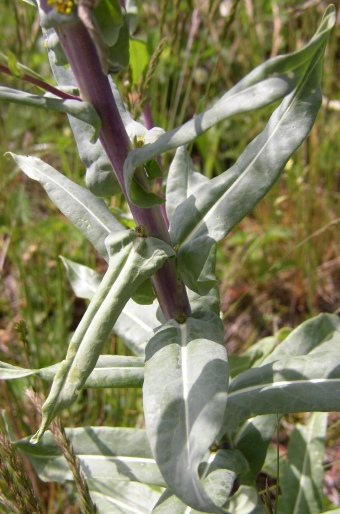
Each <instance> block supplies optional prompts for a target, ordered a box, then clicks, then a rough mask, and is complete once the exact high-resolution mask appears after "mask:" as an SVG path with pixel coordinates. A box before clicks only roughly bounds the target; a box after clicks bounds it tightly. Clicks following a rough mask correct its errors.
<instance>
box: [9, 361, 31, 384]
mask: <svg viewBox="0 0 340 514" xmlns="http://www.w3.org/2000/svg"><path fill="white" fill-rule="evenodd" d="M37 372H38V370H36V369H24V368H20V367H18V366H12V364H7V363H6V362H1V361H0V380H13V379H15V378H23V377H29V376H30V375H35V374H36V373H37Z"/></svg>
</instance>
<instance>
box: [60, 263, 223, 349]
mask: <svg viewBox="0 0 340 514" xmlns="http://www.w3.org/2000/svg"><path fill="white" fill-rule="evenodd" d="M62 260H63V263H64V265H65V267H66V270H67V274H68V278H69V280H70V283H71V287H72V289H73V291H74V293H75V294H76V295H77V296H78V297H79V298H87V299H89V300H91V299H92V298H93V296H94V294H95V292H96V291H97V289H98V286H99V284H100V282H101V280H102V277H101V276H100V275H99V274H98V273H96V272H95V271H94V270H92V269H91V268H89V267H87V266H83V265H81V264H78V263H76V262H74V261H71V260H70V259H66V258H65V257H62ZM216 301H217V300H216ZM157 308H158V302H157V301H156V300H155V301H154V302H153V304H152V305H139V304H136V302H134V301H133V300H131V299H130V300H129V301H128V302H127V304H126V305H125V307H124V309H123V311H122V313H121V314H120V316H119V318H118V319H117V321H116V323H115V325H114V327H113V332H114V333H115V334H117V336H118V337H120V339H122V341H123V342H124V343H125V344H126V346H127V347H128V348H130V350H131V351H132V352H133V353H134V354H135V355H138V356H139V357H144V355H145V345H146V341H147V340H148V339H150V335H151V334H152V332H153V330H154V329H155V328H156V327H158V326H159V324H160V323H159V321H158V319H157V316H156V312H157ZM200 310H203V308H202V307H201V308H200ZM217 313H219V310H218V312H217Z"/></svg>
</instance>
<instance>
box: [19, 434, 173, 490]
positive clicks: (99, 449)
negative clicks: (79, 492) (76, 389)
mask: <svg viewBox="0 0 340 514" xmlns="http://www.w3.org/2000/svg"><path fill="white" fill-rule="evenodd" d="M66 436H67V437H68V439H69V440H70V442H71V443H72V445H73V449H74V452H75V453H76V454H77V457H78V458H79V461H80V465H81V468H82V470H83V472H84V474H85V476H86V478H87V479H92V480H100V481H103V482H104V481H105V483H106V484H107V485H108V486H109V485H113V483H114V482H115V481H116V480H123V481H124V482H125V484H126V482H128V481H130V480H131V481H135V482H144V483H146V484H152V485H159V486H163V487H164V486H165V482H164V479H163V477H162V475H161V474H160V471H159V469H158V466H157V464H156V462H155V460H154V458H153V456H152V453H151V449H150V445H149V442H148V438H147V435H146V432H145V430H141V429H137V428H111V427H85V428H67V429H66ZM15 445H16V446H18V447H19V448H20V451H21V452H23V453H24V454H25V456H26V457H27V458H28V460H29V461H30V463H31V464H32V465H33V467H34V469H35V470H36V472H37V474H38V475H39V477H40V478H41V480H44V481H49V482H61V483H63V482H65V481H66V480H72V479H73V476H72V473H71V471H70V469H69V467H68V464H67V462H66V460H65V458H64V457H63V455H62V453H61V450H60V449H59V447H58V446H57V444H56V443H55V441H54V438H53V436H52V434H51V432H49V431H47V432H45V434H44V436H43V437H42V439H41V440H40V441H39V443H37V444H36V445H32V444H31V443H30V438H29V437H26V438H25V439H21V440H20V441H16V442H15Z"/></svg>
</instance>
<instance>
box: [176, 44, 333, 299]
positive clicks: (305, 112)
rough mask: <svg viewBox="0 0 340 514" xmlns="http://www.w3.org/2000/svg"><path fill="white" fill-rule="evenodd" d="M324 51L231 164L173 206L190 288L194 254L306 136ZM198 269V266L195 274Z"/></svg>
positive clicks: (244, 207) (248, 206)
mask: <svg viewBox="0 0 340 514" xmlns="http://www.w3.org/2000/svg"><path fill="white" fill-rule="evenodd" d="M323 52H324V48H323V47H322V48H321V49H320V50H319V51H318V53H317V54H316V55H315V60H313V62H312V63H311V65H310V67H309V68H308V69H307V71H306V73H305V75H304V77H303V80H302V81H301V83H300V84H299V86H298V87H297V89H296V90H294V91H293V92H292V93H291V94H290V95H289V96H287V97H286V98H285V99H284V101H283V102H282V104H281V105H280V106H279V107H278V108H277V109H276V111H275V112H274V113H273V115H272V116H271V118H270V120H269V122H268V124H267V126H266V128H265V130H264V131H263V132H262V133H261V134H260V135H259V136H257V137H256V138H255V139H254V141H252V142H251V143H250V144H249V145H248V147H247V148H246V150H245V151H244V152H243V154H242V155H241V156H240V158H239V159H238V161H237V162H236V163H235V165H234V166H233V167H232V168H231V169H229V170H228V171H226V172H225V173H222V175H220V176H218V177H216V178H214V179H212V180H211V181H210V183H209V185H203V186H201V187H200V188H199V189H197V190H196V191H195V193H194V194H192V195H191V196H190V197H189V198H188V199H187V200H186V201H185V202H184V203H182V204H181V205H180V206H179V207H178V208H177V209H176V211H175V213H174V215H173V218H172V221H171V225H170V234H171V238H172V241H173V243H174V244H175V245H179V246H180V248H179V251H178V265H179V270H180V273H181V276H182V279H183V280H184V282H185V283H186V285H187V286H188V287H190V288H194V287H195V280H193V279H192V278H191V275H192V267H193V263H195V260H196V255H197V254H198V253H199V254H201V255H207V258H208V256H209V253H208V250H209V248H210V247H212V243H213V242H214V241H220V240H221V239H223V238H224V237H225V236H226V235H227V234H228V233H229V232H230V231H231V230H232V228H233V227H234V226H235V225H236V224H237V223H239V222H240V221H241V220H242V219H243V218H244V217H245V216H246V215H247V214H248V213H249V212H250V211H251V210H252V209H253V208H254V207H255V205H256V204H257V203H258V202H259V201H260V200H261V199H262V198H263V197H264V196H265V195H266V194H267V192H268V191H269V189H270V188H271V187H272V186H273V184H274V182H275V181H276V180H277V178H278V177H279V175H280V173H281V172H282V170H283V168H284V166H285V164H286V162H287V161H288V159H289V158H290V156H291V155H292V153H293V152H294V151H295V150H296V149H297V148H298V147H299V146H300V145H301V143H302V142H303V140H304V139H305V138H306V136H307V135H308V133H309V131H310V129H311V127H312V125H313V123H314V120H315V117H316V114H317V112H318V110H319V107H320V105H321V92H320V87H319V82H320V76H321V64H322V58H323ZM202 265H203V266H204V265H205V262H203V263H202V264H201V267H202ZM199 273H200V268H198V269H197V270H196V275H198V274H199ZM198 276H199V275H198ZM196 287H197V286H196ZM197 292H199V291H198V290H197Z"/></svg>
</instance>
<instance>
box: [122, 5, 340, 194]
mask: <svg viewBox="0 0 340 514" xmlns="http://www.w3.org/2000/svg"><path fill="white" fill-rule="evenodd" d="M334 23H335V10H334V6H329V7H328V9H327V10H326V12H325V15H324V18H323V20H322V22H321V24H320V27H319V29H318V30H317V32H316V34H315V35H314V37H313V38H312V39H311V40H310V42H309V43H308V44H307V45H306V46H305V47H304V48H302V49H301V50H299V51H298V52H294V53H292V54H288V55H285V56H283V55H280V56H277V57H274V58H273V59H270V60H268V61H267V62H265V63H264V64H261V65H260V66H258V67H257V68H255V70H253V71H252V72H251V73H249V75H247V76H246V77H245V78H244V79H242V80H241V81H240V82H239V83H238V84H236V85H235V86H234V87H233V88H232V89H231V90H230V91H228V92H227V93H226V94H225V95H224V96H223V97H222V98H221V99H220V100H218V101H217V102H216V104H215V105H213V106H212V107H211V108H210V109H208V110H206V111H205V112H203V113H202V114H199V115H198V116H196V117H195V118H193V119H192V120H190V121H188V122H187V123H184V124H183V125H182V126H181V127H178V128H175V129H173V130H171V131H169V132H167V133H166V134H164V135H163V136H161V137H160V138H159V139H158V140H157V141H156V142H155V143H153V144H152V145H147V146H145V147H143V148H138V149H135V150H133V151H131V152H130V154H129V155H128V157H127V159H126V162H125V166H124V168H125V172H124V173H125V182H126V186H127V190H128V192H129V193H130V187H131V184H132V182H133V181H132V176H133V175H134V172H135V169H136V168H137V167H138V166H140V165H141V164H143V163H144V162H147V161H149V160H150V159H153V158H155V157H156V156H157V155H159V154H160V153H162V152H165V151H167V150H170V149H172V148H177V147H179V146H183V145H187V144H188V143H191V142H192V141H194V140H195V139H196V138H197V137H198V136H199V135H200V134H202V133H203V132H205V131H206V130H208V129H209V128H211V127H212V126H214V125H215V124H216V123H218V122H219V121H221V120H223V119H226V118H228V117H230V116H233V115H234V114H237V113H242V112H245V111H246V112H248V111H250V110H252V109H258V108H260V107H264V106H266V105H269V104H270V103H272V102H274V101H275V100H278V99H279V98H283V97H284V96H285V95H287V94H290V93H291V92H292V91H294V89H295V88H297V87H299V84H300V83H301V81H302V80H303V77H304V76H305V75H306V70H307V69H308V67H309V66H310V65H311V64H312V63H314V62H317V61H318V59H320V55H319V54H320V52H321V53H322V52H323V49H324V47H325V44H326V42H327V38H328V36H329V33H330V31H331V29H332V28H333V26H334Z"/></svg>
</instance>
